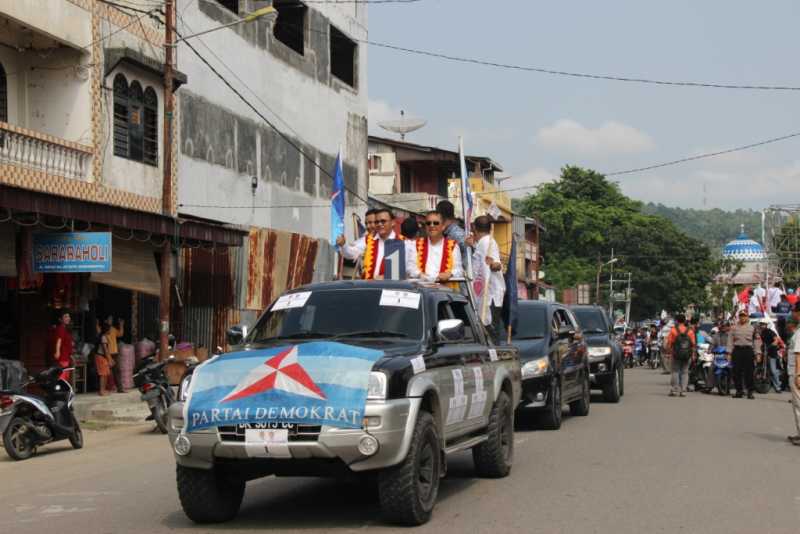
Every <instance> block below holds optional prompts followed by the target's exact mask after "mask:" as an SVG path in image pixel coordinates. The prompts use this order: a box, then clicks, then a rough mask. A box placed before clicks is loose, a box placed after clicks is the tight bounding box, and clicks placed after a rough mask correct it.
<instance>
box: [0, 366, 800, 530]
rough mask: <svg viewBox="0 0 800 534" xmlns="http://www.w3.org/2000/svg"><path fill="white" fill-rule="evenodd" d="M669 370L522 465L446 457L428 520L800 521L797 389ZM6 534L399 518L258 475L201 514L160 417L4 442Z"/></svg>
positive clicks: (285, 526) (568, 424)
mask: <svg viewBox="0 0 800 534" xmlns="http://www.w3.org/2000/svg"><path fill="white" fill-rule="evenodd" d="M666 379H667V377H666V376H663V375H661V374H659V373H658V372H657V371H651V370H645V369H635V370H632V371H628V372H627V374H626V395H625V397H624V398H623V401H622V403H621V404H619V405H612V404H604V403H602V402H600V401H599V400H597V399H595V398H593V400H596V402H593V403H592V408H591V413H590V415H589V417H588V418H566V419H565V421H564V426H563V427H562V428H561V430H559V431H555V432H549V431H537V430H529V429H526V428H525V427H524V426H523V427H521V428H519V429H518V431H517V433H516V457H515V463H514V469H513V471H512V474H511V476H510V477H508V478H506V479H503V480H481V479H477V478H474V476H473V473H472V460H471V456H470V455H469V453H464V454H459V455H457V456H454V457H452V458H451V460H450V464H449V465H450V473H449V475H448V477H447V478H446V479H445V480H443V481H442V486H441V491H440V496H439V502H438V505H437V508H436V510H435V511H434V516H433V519H432V521H431V522H430V523H429V524H427V525H425V526H423V527H420V528H418V529H416V530H417V531H419V532H436V533H437V534H443V533H450V532H452V533H465V532H467V533H473V532H494V533H495V534H499V533H504V532H513V531H516V532H526V533H527V532H545V533H557V532H564V533H589V532H603V533H605V532H609V533H628V532H630V533H637V534H639V533H642V532H647V533H655V532H671V533H673V532H679V531H683V532H703V533H725V534H731V533H759V534H762V533H769V532H776V533H777V532H781V533H792V534H797V533H798V532H800V448H798V447H793V446H791V445H790V444H789V443H788V442H787V441H786V439H785V438H786V435H787V434H789V433H791V431H792V430H793V424H792V419H791V411H790V405H789V404H788V403H787V400H788V398H789V397H788V395H787V394H784V395H782V396H778V395H775V394H771V395H766V396H758V398H757V400H747V399H731V398H721V397H717V396H715V395H714V396H707V395H703V394H700V393H690V394H689V395H688V397H686V398H677V397H676V398H669V397H667V395H666V393H667V386H666ZM0 481H2V483H0V503H2V504H0V532H8V533H14V534H24V533H36V534H41V533H47V532H48V531H52V532H56V531H57V532H59V533H60V534H78V533H81V534H82V533H84V532H91V533H93V534H102V533H120V532H144V533H147V534H155V533H161V532H175V531H188V530H196V531H199V532H241V531H250V530H261V531H270V530H274V531H280V532H285V531H304V532H314V531H319V532H329V531H331V530H337V531H347V530H363V529H369V530H393V529H394V530H397V531H401V530H402V531H405V532H408V529H395V528H394V527H392V526H390V525H386V524H384V523H382V521H381V519H380V514H379V511H378V507H377V501H376V498H375V497H374V495H371V494H370V492H369V490H367V489H366V488H362V487H359V486H356V485H349V484H345V483H341V482H336V481H332V480H324V479H309V478H303V479H285V478H283V479H276V478H267V479H262V480H259V481H255V482H251V483H249V484H248V487H247V493H246V496H245V501H244V503H243V505H242V510H241V512H240V514H239V517H238V518H237V519H236V520H234V521H233V522H231V523H227V524H224V525H218V526H211V527H209V526H200V527H198V526H195V525H193V524H192V523H191V522H190V521H189V520H187V519H186V517H185V516H184V515H183V513H182V511H181V508H180V505H179V503H178V498H177V495H176V491H175V475H174V462H173V458H172V453H171V451H170V448H169V445H168V443H167V440H166V438H165V437H163V436H161V435H160V434H153V433H152V432H150V427H149V426H135V427H127V428H120V429H114V430H102V431H93V432H92V431H89V432H86V447H85V448H84V449H83V450H81V451H73V450H71V449H70V448H69V445H68V444H67V443H66V442H64V444H63V445H62V444H60V443H59V444H54V445H51V446H48V447H44V448H43V449H42V450H41V451H40V454H39V455H38V456H37V457H35V458H33V459H32V460H29V461H25V462H13V461H11V460H10V459H8V458H7V457H6V456H4V454H3V453H2V452H0Z"/></svg>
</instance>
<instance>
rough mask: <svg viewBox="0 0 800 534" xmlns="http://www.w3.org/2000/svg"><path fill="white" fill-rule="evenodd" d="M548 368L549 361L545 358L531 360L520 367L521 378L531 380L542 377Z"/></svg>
mask: <svg viewBox="0 0 800 534" xmlns="http://www.w3.org/2000/svg"><path fill="white" fill-rule="evenodd" d="M549 368H550V360H548V359H547V357H546V356H545V357H544V358H538V359H536V360H531V361H529V362H528V363H526V364H525V365H523V366H522V378H533V377H534V376H542V375H543V374H545V373H546V372H547V370H548V369H549Z"/></svg>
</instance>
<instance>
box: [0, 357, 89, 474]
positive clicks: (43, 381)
mask: <svg viewBox="0 0 800 534" xmlns="http://www.w3.org/2000/svg"><path fill="white" fill-rule="evenodd" d="M71 370H72V369H62V368H61V367H58V366H56V367H51V368H50V369H47V370H45V371H42V372H41V373H39V374H38V375H37V376H36V377H35V378H29V379H28V381H27V382H25V383H23V384H21V385H20V387H18V388H15V389H14V390H13V391H0V432H2V434H3V446H4V447H5V449H6V452H7V453H8V455H9V456H10V457H11V458H13V459H14V460H27V459H28V458H30V457H31V456H33V455H34V454H35V453H36V449H37V447H40V446H42V445H45V444H46V443H51V442H54V441H60V440H64V439H67V440H69V442H70V445H72V447H73V448H75V449H80V448H82V447H83V432H82V431H81V427H80V425H79V424H78V419H77V418H76V417H75V413H74V412H73V409H72V403H73V401H74V399H75V392H74V391H73V389H72V386H71V385H70V384H69V382H67V381H66V380H64V379H62V378H61V373H62V372H64V371H71ZM31 383H35V384H36V385H38V386H39V387H40V388H41V389H42V390H43V391H44V393H45V394H44V397H41V396H38V395H31V394H29V393H26V392H25V387H26V386H28V385H30V384H31Z"/></svg>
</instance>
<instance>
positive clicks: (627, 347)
mask: <svg viewBox="0 0 800 534" xmlns="http://www.w3.org/2000/svg"><path fill="white" fill-rule="evenodd" d="M622 361H623V363H624V365H625V367H627V368H633V366H634V365H636V358H634V350H633V341H631V340H626V341H624V342H623V343H622Z"/></svg>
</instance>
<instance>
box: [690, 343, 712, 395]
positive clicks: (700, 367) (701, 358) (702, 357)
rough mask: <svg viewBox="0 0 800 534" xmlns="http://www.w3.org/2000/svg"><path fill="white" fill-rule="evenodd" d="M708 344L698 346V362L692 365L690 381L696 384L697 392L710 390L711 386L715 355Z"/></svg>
mask: <svg viewBox="0 0 800 534" xmlns="http://www.w3.org/2000/svg"><path fill="white" fill-rule="evenodd" d="M710 348H711V346H710V345H709V344H708V343H700V344H698V345H697V360H696V361H695V362H694V363H693V364H692V369H691V371H690V378H689V381H690V382H691V383H692V384H694V390H695V391H701V390H704V389H707V388H708V385H709V384H711V374H712V373H713V372H714V369H713V367H714V354H713V353H712V352H711V350H710Z"/></svg>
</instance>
